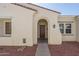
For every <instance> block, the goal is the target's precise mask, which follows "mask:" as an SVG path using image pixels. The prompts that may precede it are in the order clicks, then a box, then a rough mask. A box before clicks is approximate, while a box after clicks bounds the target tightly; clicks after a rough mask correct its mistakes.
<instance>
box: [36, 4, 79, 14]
mask: <svg viewBox="0 0 79 59" xmlns="http://www.w3.org/2000/svg"><path fill="white" fill-rule="evenodd" d="M36 4H37V5H39V6H43V7H46V8H48V9H52V10H55V11H59V12H61V15H79V3H36Z"/></svg>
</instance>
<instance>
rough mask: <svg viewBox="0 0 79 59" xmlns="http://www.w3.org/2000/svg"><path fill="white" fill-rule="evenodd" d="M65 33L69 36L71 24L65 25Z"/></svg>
mask: <svg viewBox="0 0 79 59" xmlns="http://www.w3.org/2000/svg"><path fill="white" fill-rule="evenodd" d="M65 30H66V33H67V34H70V33H71V24H66V29H65Z"/></svg>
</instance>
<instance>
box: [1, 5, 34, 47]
mask: <svg viewBox="0 0 79 59" xmlns="http://www.w3.org/2000/svg"><path fill="white" fill-rule="evenodd" d="M33 14H34V11H32V10H29V9H25V8H22V7H19V6H16V5H12V4H0V18H10V19H11V21H12V34H11V37H0V45H12V46H15V45H16V46H17V45H18V46H19V45H25V46H26V45H27V46H32V45H33V40H32V38H33V34H32V24H33V23H32V21H33ZM23 38H25V39H26V43H23Z"/></svg>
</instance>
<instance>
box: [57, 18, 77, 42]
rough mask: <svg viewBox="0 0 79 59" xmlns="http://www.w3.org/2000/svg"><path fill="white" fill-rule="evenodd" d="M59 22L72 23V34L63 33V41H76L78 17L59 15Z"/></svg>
mask: <svg viewBox="0 0 79 59" xmlns="http://www.w3.org/2000/svg"><path fill="white" fill-rule="evenodd" d="M58 21H59V24H60V23H63V24H71V31H72V33H71V34H62V40H63V41H76V19H75V16H59V19H58Z"/></svg>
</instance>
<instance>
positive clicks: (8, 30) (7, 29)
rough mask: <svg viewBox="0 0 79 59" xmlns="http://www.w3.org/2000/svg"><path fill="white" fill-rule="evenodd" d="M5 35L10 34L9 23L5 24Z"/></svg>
mask: <svg viewBox="0 0 79 59" xmlns="http://www.w3.org/2000/svg"><path fill="white" fill-rule="evenodd" d="M5 34H11V22H5Z"/></svg>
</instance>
